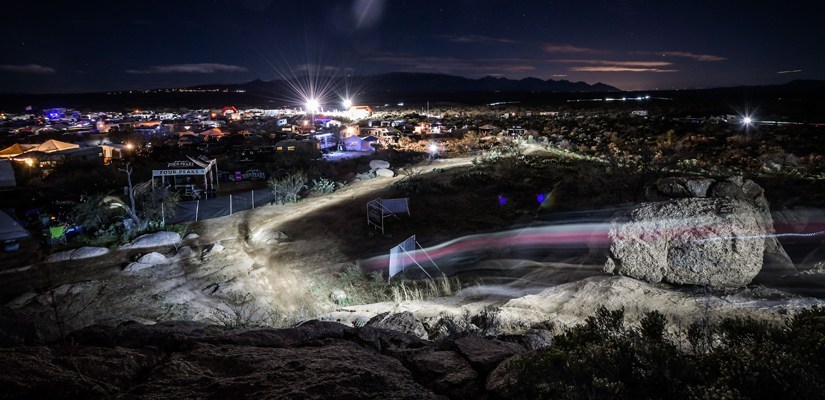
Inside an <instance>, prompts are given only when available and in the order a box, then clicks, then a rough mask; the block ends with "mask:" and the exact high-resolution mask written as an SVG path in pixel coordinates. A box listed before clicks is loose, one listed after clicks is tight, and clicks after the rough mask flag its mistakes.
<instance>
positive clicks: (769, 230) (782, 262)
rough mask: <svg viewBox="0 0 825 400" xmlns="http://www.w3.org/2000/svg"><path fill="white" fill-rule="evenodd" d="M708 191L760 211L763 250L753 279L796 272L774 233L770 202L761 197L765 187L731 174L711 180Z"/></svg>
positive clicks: (763, 278) (772, 277) (785, 275)
mask: <svg viewBox="0 0 825 400" xmlns="http://www.w3.org/2000/svg"><path fill="white" fill-rule="evenodd" d="M708 195H709V196H710V197H718V198H730V199H738V200H742V201H744V202H746V203H748V204H750V205H752V206H754V207H755V208H756V209H757V210H758V211H759V214H760V217H761V218H760V219H759V224H760V229H761V231H762V232H763V234H764V240H765V251H764V252H763V253H762V270H761V272H760V273H759V275H758V276H757V277H756V278H755V281H757V282H760V283H764V282H770V281H773V280H775V279H778V278H785V277H788V276H792V275H795V274H796V272H797V271H796V268H795V267H794V264H793V261H791V258H790V257H789V256H788V253H787V252H785V249H784V248H783V247H782V244H781V243H779V239H777V237H776V236H774V233H775V232H776V230H775V228H774V220H773V216H772V215H771V209H770V204H768V200H767V199H766V198H765V190H764V189H762V187H761V186H759V185H758V184H757V183H756V182H754V181H752V180H750V179H744V178H742V177H738V176H735V177H732V178H729V179H727V180H724V181H720V182H717V183H716V184H714V185H713V186H712V187H711V188H710V190H709V193H708Z"/></svg>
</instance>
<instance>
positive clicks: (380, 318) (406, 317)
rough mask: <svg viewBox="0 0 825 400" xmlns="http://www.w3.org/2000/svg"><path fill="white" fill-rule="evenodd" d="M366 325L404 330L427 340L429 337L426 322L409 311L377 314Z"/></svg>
mask: <svg viewBox="0 0 825 400" xmlns="http://www.w3.org/2000/svg"><path fill="white" fill-rule="evenodd" d="M366 326H372V327H375V328H381V329H390V330H393V331H399V332H404V333H406V334H409V335H413V336H416V337H418V338H420V339H425V340H426V339H427V337H428V335H427V330H426V329H425V328H424V324H423V323H422V322H421V320H419V319H418V318H416V317H415V315H413V313H411V312H409V311H404V312H400V313H397V314H391V313H383V314H379V315H376V316H375V317H373V318H372V319H370V320H369V321H368V322H367V325H366Z"/></svg>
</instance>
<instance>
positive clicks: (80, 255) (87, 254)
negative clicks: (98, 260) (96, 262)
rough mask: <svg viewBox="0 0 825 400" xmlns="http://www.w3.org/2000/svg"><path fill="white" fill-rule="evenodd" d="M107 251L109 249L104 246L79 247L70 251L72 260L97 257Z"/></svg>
mask: <svg viewBox="0 0 825 400" xmlns="http://www.w3.org/2000/svg"><path fill="white" fill-rule="evenodd" d="M107 253H109V249H107V248H105V247H88V246H87V247H81V248H79V249H75V251H73V252H72V260H82V259H86V258H92V257H99V256H102V255H104V254H107Z"/></svg>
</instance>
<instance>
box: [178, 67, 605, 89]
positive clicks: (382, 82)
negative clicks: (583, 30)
mask: <svg viewBox="0 0 825 400" xmlns="http://www.w3.org/2000/svg"><path fill="white" fill-rule="evenodd" d="M322 79H329V80H330V85H331V86H332V87H336V86H338V87H342V86H343V85H344V83H345V82H344V81H345V80H347V81H351V82H357V84H358V86H360V87H365V88H370V89H371V90H378V91H381V92H394V93H399V94H405V93H409V94H412V93H424V92H426V93H433V94H438V93H472V92H510V93H520V92H539V93H544V92H619V91H621V90H620V89H618V88H616V87H613V86H610V85H606V84H604V83H601V82H598V83H595V84H592V85H591V84H588V83H586V82H570V81H568V80H558V81H557V80H553V79H547V80H541V79H538V78H524V79H508V78H503V77H492V76H486V77H484V78H479V79H472V78H465V77H461V76H455V75H447V74H432V73H417V72H390V73H387V74H378V75H365V76H354V77H346V78H344V77H330V78H322ZM290 80H291V81H297V82H301V81H304V80H305V78H303V77H297V78H294V79H290ZM218 87H220V88H228V89H243V90H246V91H247V92H249V93H261V94H264V93H272V92H273V91H275V92H277V91H280V90H282V89H286V87H287V82H286V81H284V80H271V81H262V80H260V79H256V80H254V81H251V82H246V83H241V84H237V85H200V86H195V87H193V88H194V89H209V88H218Z"/></svg>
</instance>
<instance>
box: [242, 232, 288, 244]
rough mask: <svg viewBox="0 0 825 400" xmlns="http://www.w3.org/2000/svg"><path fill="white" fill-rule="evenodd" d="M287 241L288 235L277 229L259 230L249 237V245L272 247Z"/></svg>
mask: <svg viewBox="0 0 825 400" xmlns="http://www.w3.org/2000/svg"><path fill="white" fill-rule="evenodd" d="M286 239H288V236H287V235H286V233H283V232H281V231H279V230H277V229H258V230H257V231H255V232H253V233H252V235H250V236H249V243H252V244H257V245H266V246H271V245H276V244H278V243H280V242H281V241H283V240H286Z"/></svg>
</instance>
